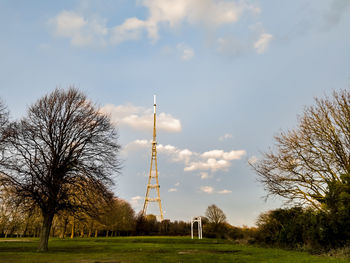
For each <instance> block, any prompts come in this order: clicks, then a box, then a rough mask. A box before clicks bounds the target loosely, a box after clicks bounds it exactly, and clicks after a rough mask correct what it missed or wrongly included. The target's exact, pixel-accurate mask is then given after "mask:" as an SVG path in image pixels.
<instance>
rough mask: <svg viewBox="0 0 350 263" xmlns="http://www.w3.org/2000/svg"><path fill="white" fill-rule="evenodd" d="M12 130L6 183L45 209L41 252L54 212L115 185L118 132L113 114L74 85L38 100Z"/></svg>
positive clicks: (77, 205) (72, 207) (4, 170)
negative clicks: (113, 121)
mask: <svg viewBox="0 0 350 263" xmlns="http://www.w3.org/2000/svg"><path fill="white" fill-rule="evenodd" d="M11 131H12V133H11V136H10V143H9V146H8V147H9V148H8V149H7V150H6V151H7V153H6V154H7V156H6V157H7V159H6V162H3V163H1V165H0V173H1V174H2V175H3V176H2V178H1V184H2V186H3V187H12V188H13V189H14V194H15V196H16V197H17V198H18V199H20V200H31V201H32V202H34V203H35V204H36V205H37V206H38V207H39V208H40V210H41V213H42V216H43V222H42V228H41V235H40V242H39V247H38V250H39V251H46V250H47V249H48V238H49V233H50V229H51V225H52V220H53V217H54V215H56V214H57V213H58V212H59V211H62V210H71V211H74V210H75V209H77V208H83V207H84V203H85V201H89V202H93V200H90V197H89V194H88V193H87V192H88V191H89V190H91V189H94V191H95V192H99V193H100V194H101V195H103V194H104V193H105V189H106V188H105V186H108V185H111V184H113V181H112V177H111V176H112V175H113V173H115V172H118V171H119V167H120V165H119V162H118V152H119V149H120V146H119V145H118V144H117V133H116V130H115V128H114V127H113V126H112V124H111V122H110V119H109V117H108V116H105V115H103V114H102V113H101V112H100V111H99V109H98V108H97V107H96V106H95V105H93V104H92V102H90V101H89V100H88V99H87V97H86V96H85V95H84V94H83V93H81V92H80V91H78V90H77V89H74V88H70V89H68V90H66V91H65V90H62V89H56V90H55V91H54V92H52V93H51V94H49V95H46V96H44V97H43V98H41V99H40V100H38V101H37V102H36V103H35V104H33V105H32V106H31V107H30V108H29V110H28V113H27V116H26V117H24V118H23V119H22V120H21V121H19V122H17V123H15V124H14V125H13V127H12V129H11ZM77 193H79V194H81V193H87V194H84V195H77ZM81 196H84V198H86V199H85V200H81Z"/></svg>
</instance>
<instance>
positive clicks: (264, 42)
mask: <svg viewBox="0 0 350 263" xmlns="http://www.w3.org/2000/svg"><path fill="white" fill-rule="evenodd" d="M272 39H273V36H272V35H271V34H267V33H262V34H261V35H260V37H259V39H258V40H257V41H256V42H255V43H254V48H255V50H256V53H258V54H262V53H264V52H265V51H266V50H267V48H268V47H269V44H270V42H271V40H272Z"/></svg>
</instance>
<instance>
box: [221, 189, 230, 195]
mask: <svg viewBox="0 0 350 263" xmlns="http://www.w3.org/2000/svg"><path fill="white" fill-rule="evenodd" d="M230 193H232V191H231V190H226V189H224V190H221V191H218V194H230Z"/></svg>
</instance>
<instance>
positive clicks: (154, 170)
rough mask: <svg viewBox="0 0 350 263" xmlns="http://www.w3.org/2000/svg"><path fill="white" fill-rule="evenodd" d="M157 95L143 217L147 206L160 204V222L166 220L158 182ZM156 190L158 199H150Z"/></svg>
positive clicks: (154, 106) (154, 105)
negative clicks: (152, 191) (152, 203)
mask: <svg viewBox="0 0 350 263" xmlns="http://www.w3.org/2000/svg"><path fill="white" fill-rule="evenodd" d="M156 119H157V118H156V95H154V104H153V141H152V156H151V167H150V170H149V176H148V183H147V191H146V197H145V203H144V205H143V210H142V215H144V216H145V215H146V211H147V206H148V203H149V202H158V205H159V211H160V221H163V220H164V217H163V210H162V203H161V200H160V193H159V180H158V167H157V141H156V135H157V133H156ZM153 189H154V190H156V194H157V197H156V198H150V197H149V194H150V191H151V190H153Z"/></svg>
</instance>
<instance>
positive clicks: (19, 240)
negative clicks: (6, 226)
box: [0, 238, 33, 242]
mask: <svg viewBox="0 0 350 263" xmlns="http://www.w3.org/2000/svg"><path fill="white" fill-rule="evenodd" d="M0 242H33V240H30V239H7V238H6V239H2V238H1V239H0Z"/></svg>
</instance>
